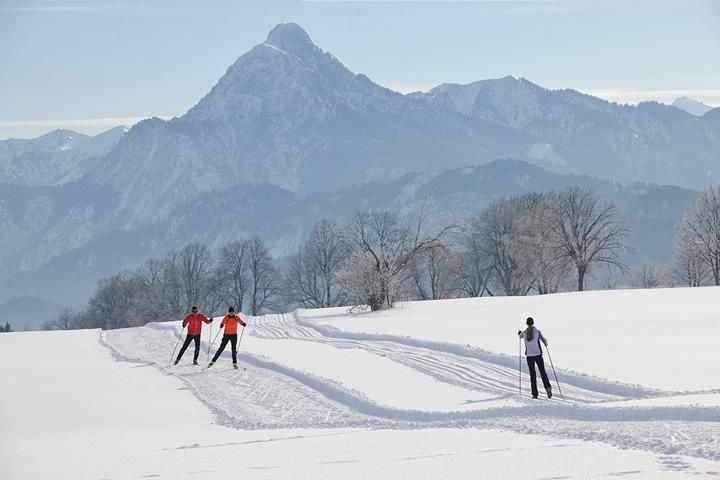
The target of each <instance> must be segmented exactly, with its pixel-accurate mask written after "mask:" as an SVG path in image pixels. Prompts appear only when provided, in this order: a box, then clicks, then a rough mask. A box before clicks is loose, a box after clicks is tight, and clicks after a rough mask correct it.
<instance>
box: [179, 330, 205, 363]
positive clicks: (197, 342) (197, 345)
mask: <svg viewBox="0 0 720 480" xmlns="http://www.w3.org/2000/svg"><path fill="white" fill-rule="evenodd" d="M193 340H195V356H194V357H193V362H197V359H198V355H200V335H188V336H187V337H185V343H183V346H182V348H181V349H180V353H178V357H177V361H178V362H179V361H180V359H181V358H182V356H183V353H185V350H187V347H188V345H190V342H192V341H193Z"/></svg>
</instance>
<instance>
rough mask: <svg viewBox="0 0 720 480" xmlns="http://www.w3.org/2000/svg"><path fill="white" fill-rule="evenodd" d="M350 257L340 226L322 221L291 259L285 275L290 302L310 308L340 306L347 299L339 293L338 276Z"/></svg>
mask: <svg viewBox="0 0 720 480" xmlns="http://www.w3.org/2000/svg"><path fill="white" fill-rule="evenodd" d="M347 256H348V249H347V244H346V243H345V242H344V241H343V237H342V232H341V230H340V227H339V226H338V224H337V223H335V222H331V221H328V220H322V221H320V222H319V223H318V224H316V225H315V227H313V230H312V232H311V233H310V238H308V240H307V241H306V242H305V244H304V245H303V246H302V247H301V248H300V249H299V250H298V253H297V254H296V255H294V256H293V257H292V258H291V259H290V265H289V267H288V270H287V272H286V275H285V284H286V292H287V294H286V296H287V297H288V300H289V301H290V302H291V303H300V304H302V305H303V306H305V307H310V308H324V307H332V306H336V305H341V304H342V303H343V302H344V298H343V296H342V295H339V292H338V289H337V275H338V272H339V271H340V268H341V266H342V263H343V262H344V261H345V259H346V258H347Z"/></svg>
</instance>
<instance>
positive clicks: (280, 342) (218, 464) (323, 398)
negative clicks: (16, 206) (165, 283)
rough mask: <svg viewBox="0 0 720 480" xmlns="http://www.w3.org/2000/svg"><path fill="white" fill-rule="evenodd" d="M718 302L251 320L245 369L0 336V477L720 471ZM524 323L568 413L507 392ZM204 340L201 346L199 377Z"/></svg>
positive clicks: (128, 333)
mask: <svg viewBox="0 0 720 480" xmlns="http://www.w3.org/2000/svg"><path fill="white" fill-rule="evenodd" d="M719 293H720V291H719V290H718V288H704V289H678V290H671V291H668V290H658V291H652V292H639V291H616V292H588V293H579V294H569V295H553V296H545V297H534V298H528V299H518V298H508V299H498V298H481V299H473V300H465V301H455V302H416V303H409V304H402V305H399V306H398V308H397V309H394V310H392V311H386V312H380V313H348V312H345V311H342V310H340V309H335V310H317V311H309V310H300V311H296V312H292V313H288V314H281V315H268V316H264V317H256V318H254V317H249V318H248V321H249V326H248V328H247V330H246V331H245V333H244V335H243V337H242V341H241V344H240V351H241V353H240V357H239V359H240V363H241V364H242V365H243V367H244V368H243V369H240V370H233V369H232V368H231V366H230V359H229V353H228V352H226V353H225V354H224V355H223V356H222V357H221V358H220V360H219V361H218V363H217V364H216V365H215V366H214V367H212V368H211V369H209V370H200V369H199V368H198V367H193V366H191V365H190V361H191V353H192V352H191V351H189V352H187V353H186V355H185V357H184V358H183V361H182V363H181V364H180V365H178V366H172V367H171V366H168V364H169V359H170V357H171V355H172V354H173V347H174V346H175V345H176V343H177V341H178V339H179V338H180V334H181V333H182V331H181V328H180V326H179V324H178V322H167V323H152V324H149V325H147V326H146V327H142V328H132V329H125V330H114V331H105V332H100V331H79V332H38V333H17V334H16V333H12V334H2V335H0V376H1V377H0V378H1V379H2V384H3V387H4V393H3V395H2V396H0V425H1V426H2V428H3V435H2V436H0V464H2V465H3V473H5V474H6V475H9V477H8V478H33V479H40V480H42V479H45V478H48V479H49V478H52V479H55V478H61V479H64V478H68V479H69V478H72V479H76V478H77V479H82V478H140V477H145V478H148V477H161V476H162V477H168V478H200V479H204V478H213V479H214V478H218V476H224V475H229V474H233V475H238V474H239V475H241V476H244V477H246V476H249V477H250V478H299V479H305V478H348V479H353V480H354V479H360V478H388V479H390V478H392V479H395V478H420V479H434V478H460V479H464V478H468V479H471V478H472V479H474V478H478V472H482V478H510V479H513V478H518V479H527V478H596V477H605V476H611V477H613V476H621V475H623V476H624V475H632V476H633V478H647V479H655V478H685V477H688V478H695V477H697V476H702V475H709V476H712V475H720V449H718V448H717V446H718V444H717V442H718V440H717V439H718V438H720V390H718V389H717V375H716V374H715V371H716V369H715V367H713V365H717V361H718V355H717V352H716V351H715V350H713V349H712V346H713V345H712V344H713V340H714V337H713V336H712V335H711V334H708V332H712V331H714V329H716V327H717V325H716V323H717V322H716V321H715V319H714V318H713V316H712V315H711V313H710V312H711V311H712V309H713V305H714V304H715V303H716V298H717V295H718V294H719ZM578 312H582V313H581V314H579V313H578ZM529 313H531V314H533V315H535V318H536V319H537V326H538V327H539V328H541V329H542V330H543V331H544V333H545V335H546V336H547V337H548V338H549V339H550V342H551V343H550V349H551V350H550V351H551V353H552V360H553V361H554V366H555V371H556V372H557V376H558V380H559V381H560V386H561V387H562V392H563V394H564V399H562V398H559V389H557V388H556V389H555V394H556V395H555V398H554V399H552V400H547V399H541V400H532V399H530V398H529V394H528V386H527V373H526V372H523V374H522V393H520V394H519V393H518V388H519V386H520V385H519V384H518V380H519V379H518V371H517V367H518V356H517V354H518V352H517V348H518V345H517V337H516V336H515V330H516V329H517V328H518V327H521V326H522V324H523V320H524V318H525V316H526V315H527V314H529ZM216 331H217V330H215V331H211V330H210V329H208V328H207V327H206V329H205V331H204V332H203V351H202V354H201V361H202V362H203V363H204V362H205V361H206V358H207V356H206V355H207V353H206V349H207V343H206V342H207V340H208V339H210V338H212V337H214V336H215V335H216ZM215 345H216V346H217V343H216V344H215ZM546 363H547V364H548V370H549V373H550V375H551V380H552V383H553V385H556V381H555V377H554V375H553V373H552V372H553V371H552V369H551V368H550V362H549V358H548V357H547V354H546ZM673 364H677V365H675V366H673ZM636 380H639V381H637V382H636ZM677 390H683V391H682V392H678V391H677ZM78 458H82V459H83V461H81V462H80V461H78ZM130 458H132V461H128V459H130ZM528 465H531V467H528Z"/></svg>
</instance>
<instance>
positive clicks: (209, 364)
mask: <svg viewBox="0 0 720 480" xmlns="http://www.w3.org/2000/svg"><path fill="white" fill-rule="evenodd" d="M213 365H215V362H210V363H208V366H207V367H206V368H210V367H212V366H213Z"/></svg>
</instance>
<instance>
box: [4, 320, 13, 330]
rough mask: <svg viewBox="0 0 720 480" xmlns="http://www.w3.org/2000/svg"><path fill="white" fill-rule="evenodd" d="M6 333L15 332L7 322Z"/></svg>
mask: <svg viewBox="0 0 720 480" xmlns="http://www.w3.org/2000/svg"><path fill="white" fill-rule="evenodd" d="M5 331H6V332H12V331H13V329H12V327H10V323H9V322H5Z"/></svg>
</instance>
